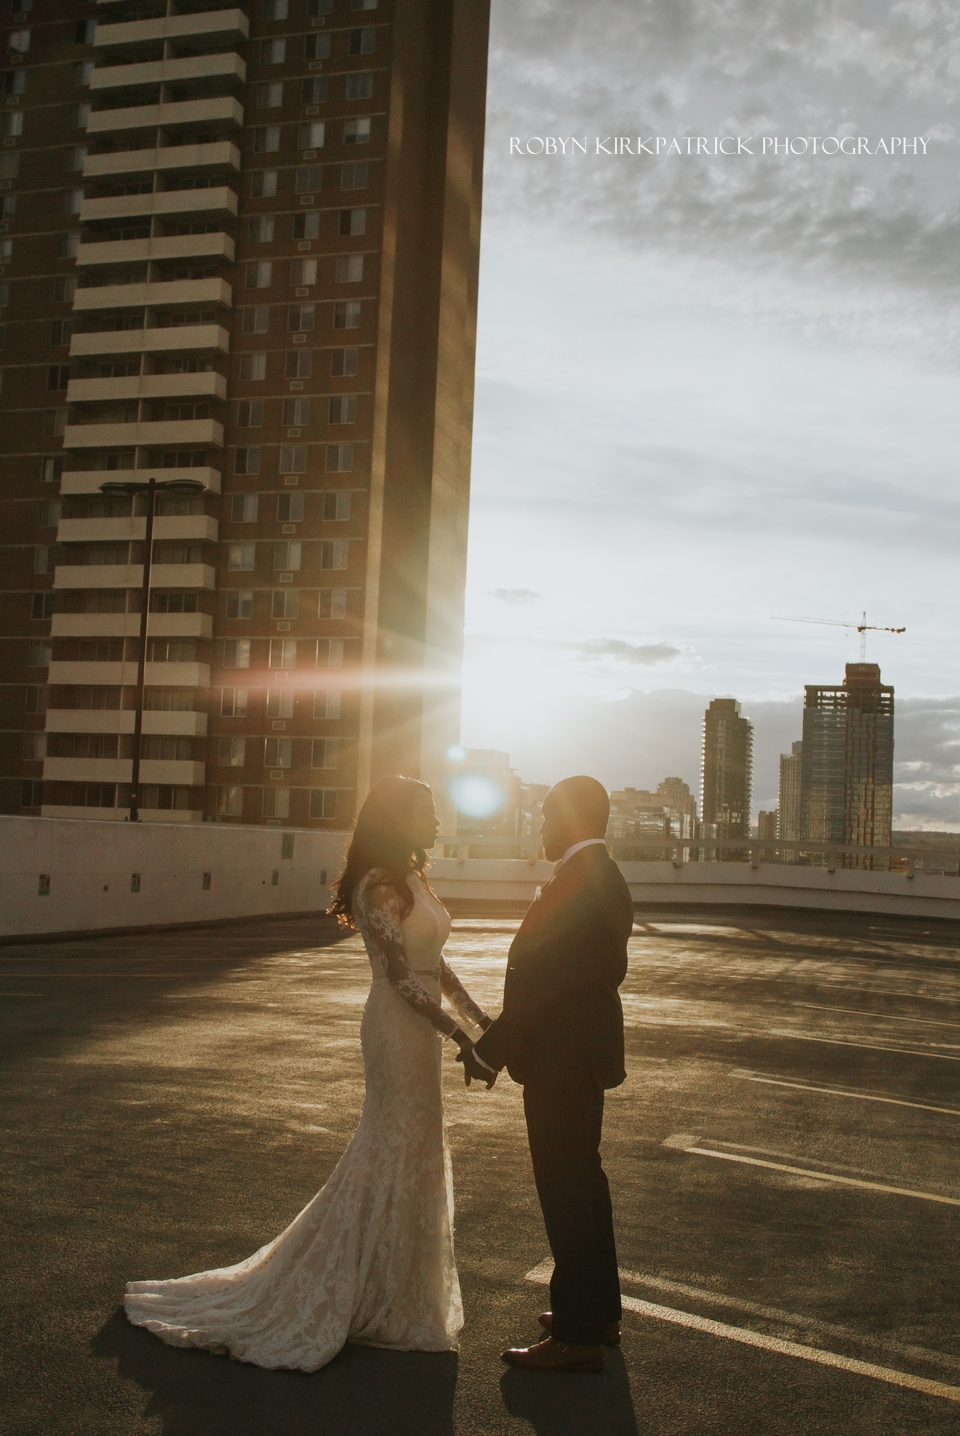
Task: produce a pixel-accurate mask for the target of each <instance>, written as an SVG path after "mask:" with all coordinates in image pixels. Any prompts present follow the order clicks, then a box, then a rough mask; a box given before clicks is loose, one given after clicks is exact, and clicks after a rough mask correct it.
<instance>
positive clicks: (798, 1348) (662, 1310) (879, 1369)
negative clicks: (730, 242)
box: [526, 1262, 960, 1403]
mask: <svg viewBox="0 0 960 1436" xmlns="http://www.w3.org/2000/svg"><path fill="white" fill-rule="evenodd" d="M550 1266H551V1263H549V1262H542V1263H541V1264H540V1265H539V1266H537V1267H534V1269H533V1271H530V1272H528V1273H527V1276H526V1280H527V1281H533V1282H537V1283H538V1284H540V1285H544V1286H545V1285H547V1284H548V1283H549V1281H550V1274H549V1268H550ZM621 1302H622V1304H623V1308H624V1310H625V1311H630V1312H633V1313H635V1315H637V1316H649V1317H653V1318H654V1320H656V1321H669V1322H672V1323H673V1324H674V1325H676V1326H686V1327H690V1328H691V1329H692V1330H694V1331H703V1332H706V1333H707V1334H708V1335H710V1336H719V1337H724V1338H726V1340H728V1341H737V1342H740V1343H741V1344H742V1345H744V1346H755V1347H759V1348H760V1349H761V1350H762V1351H772V1352H775V1353H777V1354H778V1355H780V1356H794V1357H799V1358H800V1360H802V1361H812V1362H815V1363H816V1364H817V1365H819V1366H832V1367H834V1368H835V1369H836V1370H838V1371H848V1372H850V1373H851V1374H852V1375H854V1376H868V1377H870V1378H872V1379H873V1380H874V1381H886V1382H888V1383H889V1384H890V1385H891V1386H904V1387H906V1388H908V1389H909V1390H911V1391H921V1392H923V1394H924V1395H926V1396H940V1397H942V1398H943V1399H944V1400H945V1401H955V1402H958V1403H960V1386H948V1385H947V1384H946V1383H945V1382H943V1381H931V1380H930V1379H929V1378H928V1377H926V1376H911V1375H910V1373H909V1372H906V1371H897V1370H895V1369H894V1368H893V1367H889V1366H875V1365H874V1364H873V1363H872V1362H869V1361H857V1360H856V1359H854V1358H853V1357H849V1356H837V1355H835V1353H834V1352H832V1351H822V1350H821V1349H820V1348H818V1347H816V1346H802V1345H801V1344H800V1343H799V1342H797V1341H784V1340H783V1339H782V1338H781V1337H779V1336H764V1335H762V1334H761V1333H760V1332H758V1331H750V1330H749V1329H748V1328H747V1327H743V1326H728V1325H727V1324H726V1322H723V1321H711V1320H710V1318H709V1317H706V1316H696V1315H694V1313H693V1312H692V1311H679V1310H678V1309H677V1308H675V1307H672V1306H659V1305H657V1304H656V1303H654V1302H651V1301H641V1300H640V1299H639V1298H638V1297H635V1296H621Z"/></svg>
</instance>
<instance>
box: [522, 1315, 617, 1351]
mask: <svg viewBox="0 0 960 1436" xmlns="http://www.w3.org/2000/svg"><path fill="white" fill-rule="evenodd" d="M537 1320H538V1321H539V1323H540V1325H541V1326H542V1327H543V1329H544V1331H552V1330H553V1312H552V1311H541V1313H540V1315H539V1316H538V1317H537ZM603 1344H604V1346H619V1345H620V1323H619V1321H608V1322H607V1324H606V1326H605V1327H604V1328H603Z"/></svg>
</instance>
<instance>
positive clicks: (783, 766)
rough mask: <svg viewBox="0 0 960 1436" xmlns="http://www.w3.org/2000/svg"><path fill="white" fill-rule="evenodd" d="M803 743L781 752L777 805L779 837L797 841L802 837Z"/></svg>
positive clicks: (792, 745) (795, 744) (794, 744)
mask: <svg viewBox="0 0 960 1436" xmlns="http://www.w3.org/2000/svg"><path fill="white" fill-rule="evenodd" d="M802 753H803V743H802V742H797V743H792V744H791V745H790V752H789V753H781V754H780V792H779V797H778V800H777V802H778V806H777V837H778V838H784V839H786V840H787V841H788V842H796V841H797V840H798V839H799V837H800V768H801V754H802Z"/></svg>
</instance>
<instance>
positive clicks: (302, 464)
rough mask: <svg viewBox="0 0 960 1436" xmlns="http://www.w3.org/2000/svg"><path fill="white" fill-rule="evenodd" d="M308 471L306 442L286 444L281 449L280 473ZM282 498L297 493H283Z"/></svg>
mask: <svg viewBox="0 0 960 1436" xmlns="http://www.w3.org/2000/svg"><path fill="white" fill-rule="evenodd" d="M306 471H307V446H306V444H284V445H283V446H282V447H281V449H280V473H281V474H305V473H306ZM280 497H281V499H282V498H287V497H290V498H293V497H296V495H286V494H281V496H280Z"/></svg>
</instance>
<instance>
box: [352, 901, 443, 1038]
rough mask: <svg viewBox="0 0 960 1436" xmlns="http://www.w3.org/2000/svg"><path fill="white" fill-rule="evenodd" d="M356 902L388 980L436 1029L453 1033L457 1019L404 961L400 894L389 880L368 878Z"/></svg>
mask: <svg viewBox="0 0 960 1436" xmlns="http://www.w3.org/2000/svg"><path fill="white" fill-rule="evenodd" d="M355 904H356V909H357V921H358V923H359V925H360V928H361V931H362V932H363V934H364V936H365V937H367V938H368V939H369V942H370V945H371V947H372V948H373V951H374V954H375V956H376V958H377V959H378V961H379V963H380V967H381V969H382V971H383V974H384V976H385V977H386V978H387V980H388V982H390V983H391V984H392V985H393V986H394V987H395V988H396V989H397V991H398V992H399V994H400V996H401V997H402V998H404V999H405V1000H406V1001H407V1002H409V1004H410V1006H411V1007H413V1008H415V1010H416V1011H417V1012H419V1013H420V1015H421V1017H425V1018H426V1019H427V1021H428V1022H432V1023H433V1025H434V1027H435V1028H436V1029H437V1031H438V1032H442V1033H443V1034H444V1036H446V1037H452V1036H453V1034H454V1032H456V1031H457V1023H456V1022H455V1021H454V1019H453V1018H452V1017H451V1016H449V1014H448V1013H446V1012H444V1010H443V1008H442V1007H441V1006H440V1004H439V1003H438V1002H434V1000H433V998H432V997H431V996H430V994H429V992H428V991H427V989H426V988H425V987H424V985H423V983H422V982H421V981H420V980H419V978H418V977H417V975H416V973H414V972H413V970H412V969H411V967H410V964H409V963H408V962H407V955H406V953H405V952H404V950H403V932H402V929H401V927H400V898H399V897H398V895H397V893H396V892H395V891H394V889H393V887H392V886H391V884H389V883H384V882H378V881H376V879H375V878H368V879H367V881H366V882H365V883H364V885H363V887H362V888H360V889H358V891H357V896H356V899H355Z"/></svg>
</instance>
